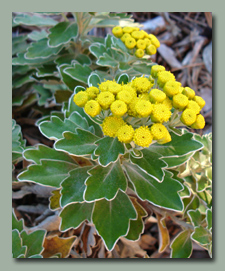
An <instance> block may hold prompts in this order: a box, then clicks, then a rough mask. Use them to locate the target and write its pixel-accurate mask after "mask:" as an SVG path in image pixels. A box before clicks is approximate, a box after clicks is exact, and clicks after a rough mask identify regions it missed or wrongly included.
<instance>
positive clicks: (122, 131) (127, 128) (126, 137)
mask: <svg viewBox="0 0 225 271" xmlns="http://www.w3.org/2000/svg"><path fill="white" fill-rule="evenodd" d="M133 135H134V129H133V127H132V126H131V125H124V126H122V127H120V128H119V130H118V132H117V137H118V140H119V141H120V142H123V143H130V142H131V141H132V140H133Z"/></svg>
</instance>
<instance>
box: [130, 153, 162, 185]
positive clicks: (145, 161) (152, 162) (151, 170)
mask: <svg viewBox="0 0 225 271" xmlns="http://www.w3.org/2000/svg"><path fill="white" fill-rule="evenodd" d="M141 152H142V154H143V157H142V158H134V157H133V156H132V155H130V160H131V162H132V163H134V164H136V165H138V167H139V168H140V169H141V170H143V171H144V172H145V173H147V174H149V175H150V176H151V177H153V178H154V179H156V180H157V181H158V182H162V181H163V177H164V174H165V173H164V171H163V168H166V163H165V162H164V161H162V160H161V159H160V158H161V157H162V156H161V155H160V154H158V153H154V152H151V148H149V149H143V150H142V151H141Z"/></svg>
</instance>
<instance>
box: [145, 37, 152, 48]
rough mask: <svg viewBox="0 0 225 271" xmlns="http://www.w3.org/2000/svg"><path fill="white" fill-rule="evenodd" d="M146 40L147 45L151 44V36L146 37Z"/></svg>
mask: <svg viewBox="0 0 225 271" xmlns="http://www.w3.org/2000/svg"><path fill="white" fill-rule="evenodd" d="M144 41H145V43H146V47H148V46H149V45H150V44H151V40H150V39H149V38H144Z"/></svg>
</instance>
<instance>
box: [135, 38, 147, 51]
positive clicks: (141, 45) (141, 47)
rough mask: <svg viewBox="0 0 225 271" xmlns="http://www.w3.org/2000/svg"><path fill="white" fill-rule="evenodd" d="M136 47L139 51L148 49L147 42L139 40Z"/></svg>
mask: <svg viewBox="0 0 225 271" xmlns="http://www.w3.org/2000/svg"><path fill="white" fill-rule="evenodd" d="M136 46H137V48H138V49H142V50H144V49H145V48H146V42H145V40H143V39H139V40H138V41H137V45H136Z"/></svg>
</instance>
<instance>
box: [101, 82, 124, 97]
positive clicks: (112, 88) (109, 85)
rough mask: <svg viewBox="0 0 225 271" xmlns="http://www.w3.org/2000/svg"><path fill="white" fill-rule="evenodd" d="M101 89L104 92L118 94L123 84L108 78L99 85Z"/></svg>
mask: <svg viewBox="0 0 225 271" xmlns="http://www.w3.org/2000/svg"><path fill="white" fill-rule="evenodd" d="M99 89H100V90H101V91H102V92H104V91H109V92H111V93H112V94H114V95H116V94H117V93H118V92H120V91H121V85H120V84H118V83H116V82H115V81H110V80H107V81H105V82H102V83H101V84H100V85H99Z"/></svg>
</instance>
